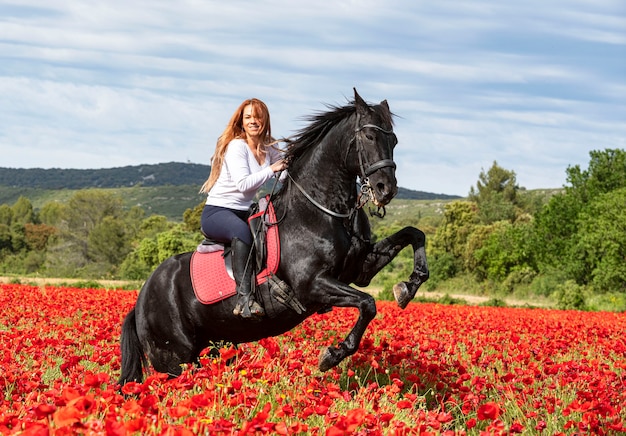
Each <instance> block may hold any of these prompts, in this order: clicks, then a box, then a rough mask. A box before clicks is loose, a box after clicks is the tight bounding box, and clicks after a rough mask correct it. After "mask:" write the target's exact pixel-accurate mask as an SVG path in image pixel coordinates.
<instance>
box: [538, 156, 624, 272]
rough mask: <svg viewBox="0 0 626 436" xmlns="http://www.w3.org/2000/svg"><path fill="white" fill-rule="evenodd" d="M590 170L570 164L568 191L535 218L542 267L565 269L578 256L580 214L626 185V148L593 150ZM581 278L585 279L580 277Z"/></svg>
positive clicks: (554, 199) (546, 268) (554, 198)
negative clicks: (607, 194)
mask: <svg viewBox="0 0 626 436" xmlns="http://www.w3.org/2000/svg"><path fill="white" fill-rule="evenodd" d="M589 155H590V156H591V160H590V162H589V168H588V169H587V170H584V171H583V170H581V169H580V167H579V166H578V165H576V166H573V167H568V169H567V183H569V186H567V185H566V186H565V193H563V194H559V195H555V196H554V197H552V199H551V200H550V201H549V203H548V204H547V206H546V207H544V208H543V209H542V210H541V211H540V212H539V213H538V214H537V215H536V217H535V218H536V219H535V229H534V232H533V233H534V238H535V247H536V250H537V256H538V259H539V261H540V265H539V266H540V268H541V269H542V270H544V271H547V270H549V269H551V268H555V267H556V268H561V267H562V264H563V262H564V260H565V259H575V258H576V253H575V252H576V250H578V248H577V247H576V244H577V240H576V235H577V233H578V227H579V216H580V214H581V213H582V212H583V211H584V210H585V208H586V207H587V206H588V204H589V203H590V202H592V201H593V200H594V199H595V198H597V197H598V196H600V195H602V194H605V193H608V192H611V191H613V190H616V189H619V188H624V187H626V151H624V150H620V149H617V150H616V149H606V150H604V151H597V150H596V151H591V152H590V153H589ZM578 280H581V278H580V277H579V278H578Z"/></svg>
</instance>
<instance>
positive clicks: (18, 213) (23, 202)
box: [12, 197, 35, 224]
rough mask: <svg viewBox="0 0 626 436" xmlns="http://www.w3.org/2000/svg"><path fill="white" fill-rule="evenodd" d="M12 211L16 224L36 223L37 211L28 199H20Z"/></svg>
mask: <svg viewBox="0 0 626 436" xmlns="http://www.w3.org/2000/svg"><path fill="white" fill-rule="evenodd" d="M12 210H13V222H14V223H19V224H26V223H34V222H35V211H34V210H33V205H32V203H31V202H30V200H29V199H28V198H26V197H20V198H18V199H17V201H16V202H15V204H14V205H13V207H12Z"/></svg>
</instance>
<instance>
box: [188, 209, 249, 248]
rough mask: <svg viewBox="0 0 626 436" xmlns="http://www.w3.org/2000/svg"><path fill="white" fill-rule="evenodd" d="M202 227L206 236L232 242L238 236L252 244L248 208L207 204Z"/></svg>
mask: <svg viewBox="0 0 626 436" xmlns="http://www.w3.org/2000/svg"><path fill="white" fill-rule="evenodd" d="M200 228H201V229H202V232H203V233H204V234H205V235H206V236H208V237H209V238H211V239H214V240H216V241H219V242H227V243H230V241H232V239H233V238H235V237H236V238H239V239H241V240H242V241H243V242H245V243H246V244H248V245H252V234H251V233H250V228H249V227H248V211H247V210H236V209H228V208H226V207H220V206H210V205H205V206H204V209H202V217H201V218H200Z"/></svg>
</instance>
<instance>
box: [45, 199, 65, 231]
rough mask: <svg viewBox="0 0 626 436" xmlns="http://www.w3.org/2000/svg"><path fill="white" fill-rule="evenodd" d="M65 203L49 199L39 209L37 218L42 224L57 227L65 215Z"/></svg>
mask: <svg viewBox="0 0 626 436" xmlns="http://www.w3.org/2000/svg"><path fill="white" fill-rule="evenodd" d="M66 207H67V206H66V205H65V204H63V203H59V202H57V201H50V202H48V203H46V204H44V205H43V206H42V208H41V209H40V210H39V220H40V221H41V222H42V223H43V224H48V225H50V226H55V227H58V226H59V225H60V224H61V221H62V220H63V218H64V217H65V216H66V215H67V212H66Z"/></svg>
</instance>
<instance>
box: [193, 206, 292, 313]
mask: <svg viewBox="0 0 626 436" xmlns="http://www.w3.org/2000/svg"><path fill="white" fill-rule="evenodd" d="M263 213H264V212H258V213H257V214H255V215H254V216H253V217H251V218H254V217H256V216H258V215H260V214H263ZM264 219H265V221H266V223H268V224H270V225H269V227H268V229H267V234H266V243H267V266H266V268H265V269H264V270H262V271H261V272H259V273H258V274H257V276H256V283H257V286H258V285H260V284H261V283H264V282H266V281H267V278H268V277H269V276H270V275H271V274H274V273H276V271H277V270H278V264H279V261H280V241H279V237H278V226H277V225H273V224H275V223H276V214H275V213H274V207H273V206H272V203H269V204H268V206H267V213H266V214H265V218H264ZM223 255H224V251H215V252H212V253H200V252H197V251H195V252H194V253H193V254H192V255H191V265H190V272H191V284H192V286H193V291H194V293H195V294H196V298H198V300H199V301H200V302H201V303H204V304H213V303H217V302H218V301H221V300H223V299H225V298H228V297H232V296H233V295H235V292H236V289H235V288H236V285H235V280H233V278H232V277H230V275H228V272H227V271H226V266H225V264H224V257H223Z"/></svg>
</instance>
